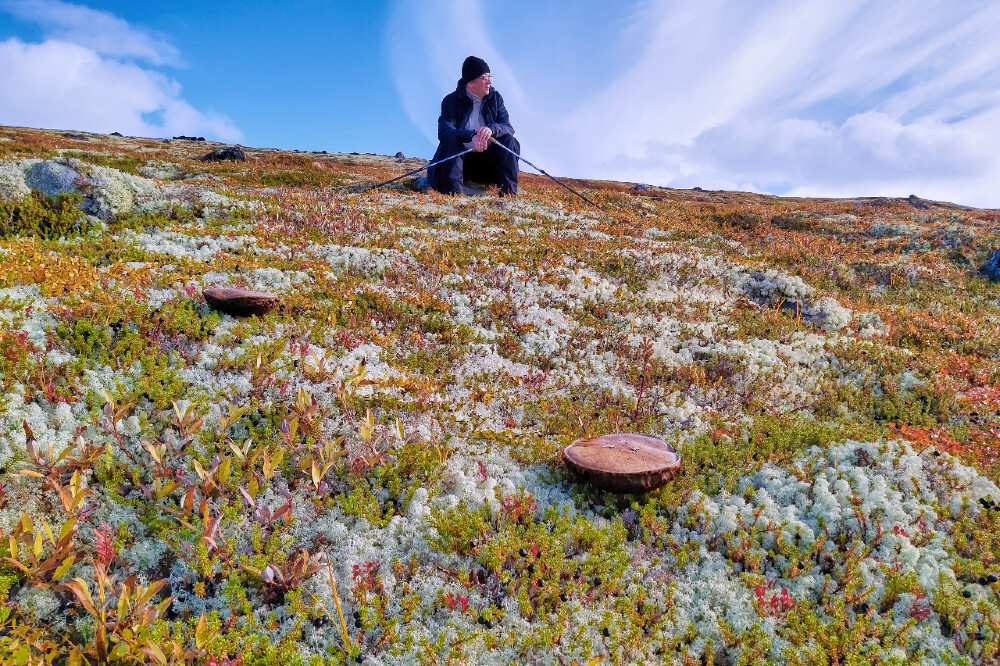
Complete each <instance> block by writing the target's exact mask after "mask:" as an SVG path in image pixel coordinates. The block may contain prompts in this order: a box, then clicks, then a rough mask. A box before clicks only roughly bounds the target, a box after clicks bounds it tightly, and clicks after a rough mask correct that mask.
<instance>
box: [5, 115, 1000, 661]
mask: <svg viewBox="0 0 1000 666" xmlns="http://www.w3.org/2000/svg"><path fill="white" fill-rule="evenodd" d="M0 139H3V140H0V199H2V201H0V211H2V212H3V215H0V227H2V229H0V322H2V323H0V471H2V472H3V475H2V478H0V663H5V664H6V663H11V664H27V663H31V664H34V663H56V664H85V663H91V664H96V663H147V664H180V663H210V664H270V663H276V662H279V661H280V662H287V663H289V664H320V663H326V664H344V663H359V662H364V663H376V664H414V663H425V664H462V663H467V664H480V663H545V664H574V663H575V664H587V663H590V664H594V663H599V662H602V661H603V662H605V663H649V664H653V663H655V664H659V663H669V664H696V663H719V664H736V663H764V662H767V663H790V664H796V663H802V664H806V663H820V662H822V663H826V662H829V663H911V662H914V663H915V662H919V663H950V664H976V663H993V662H995V661H996V660H997V654H998V645H1000V639H998V636H1000V607H998V602H997V592H998V590H1000V587H998V586H1000V582H998V581H1000V565H998V561H1000V544H998V543H997V540H996V539H995V538H994V536H993V535H995V534H996V533H997V524H996V523H997V520H998V515H1000V513H998V502H1000V488H998V486H997V485H996V483H997V480H998V476H997V470H998V469H1000V467H998V461H997V442H996V440H997V433H998V428H1000V393H998V392H997V391H996V390H995V388H994V387H995V385H996V383H997V381H996V380H997V371H996V369H995V358H996V356H997V354H998V353H1000V337H998V334H997V333H996V331H997V330H1000V327H998V326H997V324H998V322H1000V306H998V303H1000V298H998V294H997V287H996V286H995V285H994V284H993V283H992V282H990V281H989V280H987V279H986V278H985V277H983V276H982V275H980V274H979V273H978V272H977V271H976V267H977V266H978V265H980V264H981V263H983V262H985V261H986V259H988V258H989V256H990V255H991V254H992V252H993V250H994V249H995V247H996V245H997V243H998V241H1000V235H998V234H997V229H996V224H997V222H998V219H997V216H996V215H995V214H994V213H991V212H987V211H975V210H965V209H962V208H960V207H957V206H951V205H945V204H933V205H931V208H929V209H917V208H915V207H913V205H911V203H910V202H909V201H908V200H890V199H885V200H865V199H853V200H846V199H845V200H822V201H820V200H809V199H778V198H774V197H768V196H765V195H757V194H749V193H732V192H705V191H696V190H672V189H665V188H652V189H651V190H649V191H640V190H634V189H632V188H631V186H630V185H627V184H620V183H607V182H601V183H597V182H587V181H578V182H575V183H574V184H573V185H574V188H576V189H579V190H581V192H583V193H584V194H585V195H586V196H587V197H588V198H589V199H591V200H593V201H594V202H595V203H598V204H600V206H601V207H603V208H604V209H606V210H607V211H609V214H602V213H600V212H599V211H598V210H597V209H595V208H592V207H590V206H588V205H587V204H585V202H583V201H582V200H580V199H578V198H577V197H576V196H575V195H573V194H571V193H569V192H567V191H565V190H561V188H557V187H554V186H550V185H549V184H547V183H546V182H544V181H543V180H542V179H537V178H534V177H532V176H530V175H527V174H526V175H524V177H523V178H522V183H521V187H520V189H519V196H518V197H517V198H516V199H510V198H507V199H503V200H499V199H494V198H490V197H457V198H456V197H443V196H440V195H438V194H436V193H421V192H419V191H418V190H417V189H416V188H415V187H413V186H411V185H408V184H405V183H404V184H401V185H400V186H399V187H398V188H397V187H387V188H384V189H382V190H379V191H378V192H370V193H366V194H360V195H359V194H357V193H351V192H349V191H345V190H343V189H337V188H338V187H339V185H341V184H348V183H361V182H382V181H385V180H389V179H391V178H393V177H395V176H398V175H400V174H401V173H402V172H403V171H405V170H406V169H405V168H404V167H403V166H400V165H399V164H397V163H396V161H395V160H393V159H389V158H382V157H379V156H370V155H369V156H365V155H338V154H332V153H331V154H320V153H314V154H309V153H295V154H288V153H283V152H281V151H257V150H253V149H247V153H248V156H249V158H250V161H248V162H247V163H240V164H239V165H233V164H209V163H205V162H201V161H200V159H199V158H200V156H201V154H199V152H198V150H199V149H198V148H197V146H195V145H194V144H191V143H190V142H183V141H173V142H171V143H169V144H167V143H162V142H158V141H153V140H147V139H134V138H127V137H103V138H102V137H98V136H96V135H95V136H93V137H92V138H91V140H90V141H88V142H81V141H78V140H76V139H73V138H71V137H66V136H63V135H62V134H60V133H56V132H47V131H42V130H30V129H11V128H0ZM70 150H71V151H74V152H72V154H69V153H67V152H66V151H70ZM57 160H63V162H66V161H67V160H74V162H73V164H75V165H76V166H75V167H74V168H75V169H78V172H79V173H81V174H85V175H86V178H87V179H89V180H87V184H86V187H82V188H81V189H80V192H79V193H78V194H77V195H70V196H68V197H64V198H62V199H51V198H45V196H44V195H42V194H41V193H40V192H37V191H32V190H31V188H30V187H29V181H28V180H27V179H26V173H27V171H26V170H27V169H31V168H32V167H33V165H35V164H40V163H43V162H46V161H50V162H53V163H58V164H60V165H63V166H65V164H63V162H56V161H57ZM39 168H42V169H45V168H49V167H47V166H43V167H39ZM52 168H55V167H52ZM85 180H86V179H85ZM560 190H561V191H560ZM84 199H87V201H88V202H89V203H85V202H84ZM81 204H84V205H85V206H97V205H98V204H100V206H98V207H97V208H90V210H97V211H98V212H99V213H100V215H101V218H100V219H99V220H98V219H97V218H96V217H95V218H94V219H91V218H90V217H87V214H86V213H84V211H83V210H81V208H80V205H81ZM3 225H6V226H5V227H4V226H3ZM218 287H241V288H247V289H253V290H259V291H264V292H267V293H270V294H274V295H276V296H280V298H281V306H282V307H276V308H275V309H273V310H272V311H270V312H269V313H267V314H264V315H260V316H254V317H249V318H237V317H233V316H230V315H227V314H224V313H222V312H220V311H216V310H214V309H213V308H211V307H210V306H209V305H208V303H207V302H206V301H205V300H204V298H203V296H202V290H203V289H207V288H218ZM610 432H645V433H649V434H653V435H656V436H658V437H660V438H662V439H664V440H665V441H667V442H668V443H669V444H671V445H672V446H673V447H674V448H675V449H676V450H677V451H678V452H679V454H680V456H681V459H682V461H683V472H682V473H681V474H679V475H678V476H677V477H675V478H674V479H673V480H672V481H671V482H670V483H669V484H668V485H666V486H665V487H663V488H661V489H659V490H656V491H653V492H648V493H645V494H641V495H639V494H633V495H616V494H611V493H606V492H604V491H600V490H597V489H595V488H592V487H590V486H588V485H586V484H584V483H581V482H580V481H579V480H578V479H577V478H576V477H574V476H573V475H572V474H571V472H570V471H569V470H568V469H567V468H566V467H565V466H564V465H563V463H562V457H561V456H562V451H563V449H564V448H565V447H566V446H567V445H569V444H570V443H571V442H573V441H574V440H576V439H578V438H580V437H584V436H587V435H600V434H607V433H610Z"/></svg>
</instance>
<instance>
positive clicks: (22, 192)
mask: <svg viewBox="0 0 1000 666" xmlns="http://www.w3.org/2000/svg"><path fill="white" fill-rule="evenodd" d="M29 196H31V188H29V187H28V184H27V182H26V181H25V178H24V169H23V168H22V167H21V164H20V163H19V162H0V199H3V200H4V201H20V200H22V199H26V198H27V197H29Z"/></svg>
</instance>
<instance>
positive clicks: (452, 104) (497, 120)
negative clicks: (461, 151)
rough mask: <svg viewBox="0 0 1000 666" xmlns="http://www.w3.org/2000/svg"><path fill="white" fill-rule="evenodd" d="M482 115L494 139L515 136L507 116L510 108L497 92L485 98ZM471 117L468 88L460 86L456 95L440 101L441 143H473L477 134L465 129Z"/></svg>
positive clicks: (449, 94)
mask: <svg viewBox="0 0 1000 666" xmlns="http://www.w3.org/2000/svg"><path fill="white" fill-rule="evenodd" d="M480 111H481V112H482V114H483V124H484V125H487V126H489V128H490V130H491V131H492V132H493V136H495V137H497V138H500V137H502V136H505V135H507V134H513V133H514V128H513V127H511V126H510V116H509V115H507V107H505V106H504V104H503V97H501V96H500V93H498V92H497V91H496V90H490V94H489V95H487V96H486V97H484V98H483V105H482V107H481V108H480ZM471 113H472V99H471V98H470V97H469V95H468V93H466V91H465V86H464V85H461V84H459V86H458V87H457V88H455V91H454V92H451V93H448V94H447V95H445V97H444V99H443V100H441V116H440V117H439V118H438V141H441V142H444V141H445V140H446V139H448V138H455V139H459V140H461V142H462V143H468V142H469V141H472V136H473V135H474V134H475V132H473V131H472V130H467V129H465V123H466V121H468V120H469V114H471ZM439 150H440V148H439ZM441 157H447V155H441Z"/></svg>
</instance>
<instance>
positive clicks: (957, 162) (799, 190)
mask: <svg viewBox="0 0 1000 666" xmlns="http://www.w3.org/2000/svg"><path fill="white" fill-rule="evenodd" d="M469 5H472V8H468V7H469ZM476 6H477V5H475V4H474V3H464V4H463V7H466V8H467V9H466V10H465V11H464V13H462V14H461V15H459V14H457V13H453V14H452V16H453V19H452V20H453V21H457V22H458V24H459V25H457V26H456V25H454V24H445V23H443V22H441V21H440V20H439V17H438V16H436V15H435V14H436V12H438V11H443V8H442V7H440V6H438V7H431V6H429V5H427V4H426V3H421V4H420V5H419V6H418V7H416V6H414V3H400V5H399V7H398V8H397V12H396V15H397V17H399V16H402V15H403V14H409V15H411V17H415V18H411V19H410V20H409V21H408V22H406V23H404V25H409V26H413V27H416V26H419V30H420V32H419V33H414V34H412V35H410V37H409V38H410V40H411V42H412V43H411V44H410V45H409V46H410V48H409V50H408V54H409V55H408V57H409V61H410V62H414V61H417V62H423V59H422V56H421V49H427V48H428V46H427V45H428V44H438V43H441V42H445V43H448V42H449V41H453V37H452V36H453V35H462V34H469V35H476V34H482V35H483V40H484V43H491V42H490V40H491V39H501V38H502V36H503V35H505V34H511V33H515V34H516V33H517V32H518V30H519V26H518V25H517V22H518V21H528V20H531V19H530V18H529V17H528V16H524V12H517V11H510V12H504V16H507V17H516V18H513V19H510V18H508V19H506V20H504V19H503V17H500V16H497V15H491V17H490V21H488V22H483V21H482V20H481V19H480V15H479V13H478V10H476V9H475V7H476ZM622 11H623V13H625V14H628V13H629V12H631V14H630V20H631V24H632V25H636V26H641V29H637V30H634V31H633V32H632V33H631V35H630V37H631V39H632V43H630V44H629V45H628V48H629V49H630V52H629V55H630V57H629V58H628V59H627V62H626V63H625V64H624V65H623V66H622V67H620V68H619V69H618V71H617V72H616V73H615V74H614V75H613V76H611V77H609V78H607V79H606V80H601V81H594V82H593V84H592V85H591V86H590V87H589V88H588V94H586V95H585V96H577V95H576V94H575V93H576V91H573V90H569V91H567V94H565V95H563V96H561V97H556V98H553V97H552V96H551V95H548V94H547V92H548V90H550V89H551V88H552V86H553V85H558V78H554V77H553V72H551V71H549V70H548V69H547V68H546V64H545V62H538V61H535V60H533V58H532V47H531V45H530V44H521V45H520V46H521V48H520V49H519V50H516V51H515V50H511V49H507V50H499V52H498V53H497V56H496V57H498V58H501V60H502V61H505V62H507V63H510V66H511V67H512V68H513V69H515V71H516V72H517V74H518V77H519V78H518V83H519V86H520V90H521V94H520V96H519V97H518V98H514V99H508V100H507V101H508V108H509V109H510V111H511V117H512V120H513V122H514V126H515V128H517V130H518V134H519V136H521V143H522V148H523V150H524V152H525V155H526V156H528V158H529V159H531V160H532V161H534V162H536V163H538V164H540V165H542V166H544V167H545V168H546V170H548V171H550V172H554V173H563V174H566V175H572V176H581V177H591V178H614V179H622V180H631V181H639V182H650V183H654V184H661V185H674V186H689V187H690V186H694V185H700V186H702V187H708V188H737V187H739V188H745V189H754V190H762V191H772V192H777V193H790V194H810V195H837V196H851V195H899V194H904V195H905V194H909V193H916V194H918V195H920V196H923V197H927V198H940V199H950V200H955V201H959V202H961V203H967V204H972V205H983V206H1000V190H997V188H996V183H997V182H998V180H1000V133H998V132H997V131H996V127H997V126H1000V125H998V122H1000V42H998V41H997V40H996V39H995V35H996V34H998V32H1000V4H998V3H995V2H988V1H986V0H977V1H970V2H963V3H941V2H935V1H934V0H911V1H908V2H899V1H893V0H878V1H875V2H867V1H862V0H816V1H813V2H807V3H803V2H801V1H800V0H767V1H761V2H755V3H747V2H741V1H740V0H703V1H702V2H699V3H691V2H688V1H685V0H662V1H660V2H652V1H649V2H635V3H633V5H632V6H631V7H626V8H623V10H622ZM551 28H552V30H551V32H552V34H553V38H559V30H558V25H557V24H553V25H552V26H551ZM613 29H614V30H621V26H615V27H614V28H610V27H602V26H595V28H594V30H593V31H592V32H590V33H588V34H582V33H578V34H576V35H572V36H564V37H563V38H562V42H561V46H562V48H564V49H568V50H571V51H574V50H575V51H576V52H579V53H581V54H583V53H587V54H588V55H589V56H592V51H593V50H594V49H598V50H599V49H606V48H610V47H608V46H606V45H609V44H619V42H620V40H616V39H615V35H613V34H611V32H610V31H611V30H613ZM438 48H440V47H438ZM449 55H450V59H442V58H440V57H439V58H437V59H433V60H430V61H427V66H428V67H429V68H431V69H433V70H434V71H435V74H434V75H437V76H439V72H453V71H455V70H456V69H457V64H456V63H459V64H460V62H461V57H459V56H458V54H457V53H456V54H451V53H449ZM464 55H465V54H463V55H462V57H464ZM397 64H398V61H397ZM413 69H415V68H413V67H412V66H411V67H410V68H408V71H412V70H413ZM426 87H428V88H431V89H433V90H434V91H435V92H439V91H440V88H435V87H434V86H433V85H427V86H426ZM397 89H398V90H399V93H400V96H401V98H402V99H403V101H404V103H405V104H407V106H408V108H410V107H411V106H414V107H415V106H416V105H413V100H415V99H416V98H417V97H418V96H424V97H426V96H427V95H428V94H430V93H428V92H427V91H426V90H424V91H421V92H419V93H414V92H413V90H412V89H407V88H405V87H403V86H399V85H397ZM439 98H440V93H439V94H438V99H439ZM505 99H506V96H505ZM421 111H422V107H421ZM434 115H435V117H436V110H435V112H434ZM411 118H413V119H414V122H415V123H418V124H419V125H420V126H421V127H423V126H426V125H430V126H433V118H431V119H430V122H428V118H427V116H426V113H424V112H422V113H421V114H420V115H419V116H418V115H417V114H415V113H412V112H411Z"/></svg>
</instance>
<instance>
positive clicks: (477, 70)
mask: <svg viewBox="0 0 1000 666" xmlns="http://www.w3.org/2000/svg"><path fill="white" fill-rule="evenodd" d="M489 71H490V66H489V65H487V64H486V61H485V60H483V59H482V58H477V57H476V56H469V57H468V58H466V59H465V62H463V63H462V79H461V81H459V84H460V85H463V86H464V85H465V84H466V83H468V82H469V81H472V80H473V79H478V78H479V77H480V76H482V75H483V74H487V73H488V72H489Z"/></svg>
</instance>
